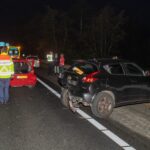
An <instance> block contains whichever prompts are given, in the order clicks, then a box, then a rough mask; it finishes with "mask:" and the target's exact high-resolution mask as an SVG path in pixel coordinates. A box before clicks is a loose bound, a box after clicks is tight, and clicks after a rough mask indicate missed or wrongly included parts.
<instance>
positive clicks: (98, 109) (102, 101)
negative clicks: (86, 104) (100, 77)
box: [91, 92, 114, 118]
mask: <svg viewBox="0 0 150 150" xmlns="http://www.w3.org/2000/svg"><path fill="white" fill-rule="evenodd" d="M113 108H114V98H113V96H112V95H111V94H110V93H107V92H101V93H99V94H98V95H97V96H96V97H95V98H94V100H93V103H92V106H91V109H92V112H93V114H94V115H95V116H97V117H99V118H108V117H109V116H110V114H111V113H112V111H113Z"/></svg>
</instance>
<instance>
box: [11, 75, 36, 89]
mask: <svg viewBox="0 0 150 150" xmlns="http://www.w3.org/2000/svg"><path fill="white" fill-rule="evenodd" d="M36 82H37V79H36V76H32V78H28V79H17V78H13V79H11V81H10V86H11V87H21V86H35V85H36Z"/></svg>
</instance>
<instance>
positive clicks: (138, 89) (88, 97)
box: [58, 59, 150, 107]
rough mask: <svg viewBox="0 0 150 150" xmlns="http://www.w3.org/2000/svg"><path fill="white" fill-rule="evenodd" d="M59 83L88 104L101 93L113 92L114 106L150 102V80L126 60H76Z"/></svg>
mask: <svg viewBox="0 0 150 150" xmlns="http://www.w3.org/2000/svg"><path fill="white" fill-rule="evenodd" d="M90 80H91V81H90ZM58 81H59V83H60V85H61V86H63V87H65V88H67V89H68V90H69V92H70V94H71V95H72V96H74V97H79V98H80V100H82V101H86V102H87V103H89V104H90V103H92V101H93V98H94V97H95V96H96V95H97V94H98V93H100V92H102V91H109V92H111V93H112V95H113V96H114V99H115V107H118V106H123V105H128V104H135V103H144V102H150V77H149V76H145V74H144V71H143V70H142V69H141V68H140V67H139V66H138V65H136V64H135V63H133V62H129V61H126V60H121V59H115V60H114V59H97V60H96V61H95V60H92V59H91V60H88V61H87V60H83V61H81V60H80V61H76V62H75V63H74V64H73V65H72V66H71V67H70V68H69V69H67V70H66V71H64V73H63V74H62V76H61V77H60V78H58Z"/></svg>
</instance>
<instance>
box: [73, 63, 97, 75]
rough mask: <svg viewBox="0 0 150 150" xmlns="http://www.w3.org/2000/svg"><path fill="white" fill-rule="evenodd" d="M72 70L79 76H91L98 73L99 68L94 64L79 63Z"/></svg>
mask: <svg viewBox="0 0 150 150" xmlns="http://www.w3.org/2000/svg"><path fill="white" fill-rule="evenodd" d="M72 70H73V71H74V72H76V73H78V74H80V75H81V74H89V73H92V72H95V71H97V67H96V65H94V64H90V63H79V64H75V65H74V66H73V67H72Z"/></svg>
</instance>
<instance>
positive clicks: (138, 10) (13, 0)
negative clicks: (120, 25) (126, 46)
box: [0, 0, 150, 40]
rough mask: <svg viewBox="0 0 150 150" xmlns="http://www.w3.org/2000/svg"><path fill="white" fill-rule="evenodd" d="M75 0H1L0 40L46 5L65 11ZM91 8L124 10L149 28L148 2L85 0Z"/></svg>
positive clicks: (149, 5) (149, 11)
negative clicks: (111, 7) (107, 6)
mask: <svg viewBox="0 0 150 150" xmlns="http://www.w3.org/2000/svg"><path fill="white" fill-rule="evenodd" d="M76 1H77V0H1V3H0V18H1V23H0V40H6V39H7V38H8V39H9V38H12V35H13V34H14V33H15V32H17V28H18V27H20V26H21V25H22V24H24V23H26V22H28V21H29V19H30V18H31V17H32V16H33V15H35V14H36V13H38V12H40V13H43V12H44V10H45V6H46V5H50V6H51V7H52V8H55V9H64V10H67V9H69V7H71V6H72V5H73V4H74V3H75V2H76ZM87 1H88V2H89V3H90V6H92V7H93V8H97V9H98V8H101V7H103V6H105V5H112V6H114V8H116V9H118V10H122V9H124V10H125V12H126V14H127V16H129V17H131V18H132V19H133V20H136V21H137V22H138V23H140V24H141V26H144V27H145V28H149V26H150V1H149V0H87Z"/></svg>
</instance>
